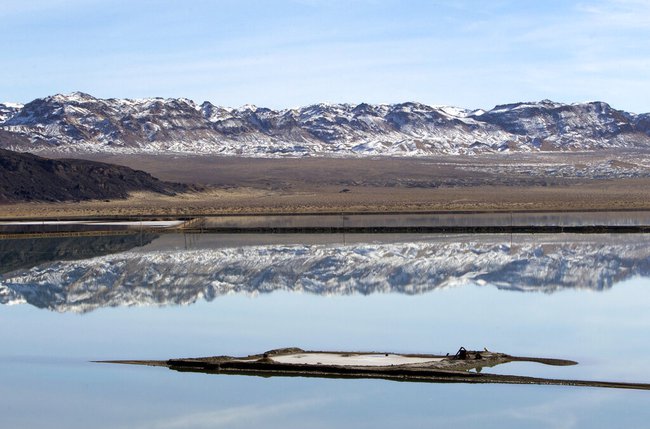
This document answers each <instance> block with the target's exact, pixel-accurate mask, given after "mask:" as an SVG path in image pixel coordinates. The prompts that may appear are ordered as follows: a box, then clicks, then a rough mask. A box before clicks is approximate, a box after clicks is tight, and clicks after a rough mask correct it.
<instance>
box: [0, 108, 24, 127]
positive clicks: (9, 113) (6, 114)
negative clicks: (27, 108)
mask: <svg viewBox="0 0 650 429" xmlns="http://www.w3.org/2000/svg"><path fill="white" fill-rule="evenodd" d="M22 108H23V105H22V104H18V103H0V123H2V122H5V121H6V120H8V119H11V118H13V117H14V116H16V114H18V112H20V110H21V109H22Z"/></svg>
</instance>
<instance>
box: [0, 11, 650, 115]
mask: <svg viewBox="0 0 650 429" xmlns="http://www.w3.org/2000/svg"><path fill="white" fill-rule="evenodd" d="M649 40H650V1H649V0H594V1H570V0H565V1H559V0H545V1H521V0H512V1H511V0H492V1H471V0H449V1H443V0H429V1H418V0H412V1H406V0H402V1H393V0H385V1H381V0H278V1H271V0H267V1H263V0H258V1H255V0H233V1H231V0H212V1H210V0H177V1H172V0H156V1H152V0H138V1H135V0H0V41H1V43H2V44H1V46H2V49H1V50H0V101H13V102H22V103H25V102H29V101H31V100H33V99H35V98H39V97H45V96H47V95H52V94H56V93H70V92H73V91H83V92H87V93H89V94H92V95H94V96H96V97H101V98H112V97H115V98H147V97H186V98H190V99H193V100H194V101H197V102H202V101H205V100H208V101H211V102H213V103H215V104H218V105H224V106H233V107H236V106H241V105H243V104H255V105H258V106H265V107H271V108H289V107H297V106H303V105H308V104H313V103H319V102H331V103H338V102H347V103H361V102H368V103H396V102H404V101H419V102H423V103H427V104H434V105H440V104H443V105H453V106H459V107H465V108H471V109H477V108H483V109H488V108H491V107H493V106H495V105H497V104H503V103H510V102H517V101H538V100H542V99H551V100H554V101H559V102H566V103H573V102H583V101H593V100H599V101H605V102H608V103H610V104H611V105H612V106H613V107H615V108H618V109H622V110H627V111H630V112H635V113H644V112H650V43H648V41H649Z"/></svg>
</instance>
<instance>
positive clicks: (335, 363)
mask: <svg viewBox="0 0 650 429" xmlns="http://www.w3.org/2000/svg"><path fill="white" fill-rule="evenodd" d="M509 362H535V363H540V364H545V365H554V366H569V365H577V362H575V361H572V360H565V359H551V358H540V357H520V356H511V355H508V354H505V353H497V352H492V351H489V350H487V349H484V350H483V351H475V350H466V349H465V348H464V347H461V348H460V349H459V350H458V351H457V352H456V353H455V354H453V355H452V354H449V353H448V354H446V355H431V354H399V353H379V352H333V351H305V350H302V349H300V348H297V347H289V348H282V349H275V350H270V351H267V352H265V353H262V354H255V355H249V356H244V357H233V356H212V357H200V358H183V359H169V360H166V361H152V360H112V361H98V363H116V364H130V365H149V366H162V367H167V368H169V369H172V370H175V371H180V372H201V373H206V374H234V375H248V376H259V377H317V378H345V379H383V380H391V381H406V382H420V383H473V384H485V383H497V384H537V385H555V386H583V387H608V388H618V389H639V390H650V384H644V383H625V382H611V381H590V380H563V379H552V378H539V377H526V376H519V375H502V374H490V373H485V372H483V369H484V368H489V367H494V366H497V365H501V364H505V363H509Z"/></svg>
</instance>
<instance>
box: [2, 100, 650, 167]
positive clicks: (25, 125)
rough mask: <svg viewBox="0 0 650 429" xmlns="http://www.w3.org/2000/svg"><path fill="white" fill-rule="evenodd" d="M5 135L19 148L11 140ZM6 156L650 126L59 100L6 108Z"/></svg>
mask: <svg viewBox="0 0 650 429" xmlns="http://www.w3.org/2000/svg"><path fill="white" fill-rule="evenodd" d="M7 135H11V136H13V138H8V137H6V136H7ZM0 146H1V147H5V148H7V149H12V150H18V151H39V150H48V151H61V152H107V153H115V152H120V153H138V152H146V153H160V152H166V153H167V152H177V153H206V154H207V153H209V154H223V155H245V156H262V157H265V156H283V155H286V156H304V155H336V156H361V155H398V156H426V155H434V154H473V153H481V152H499V151H522V152H530V151H539V150H572V151H575V150H598V149H603V148H618V147H644V148H649V147H650V116H649V114H643V115H635V114H632V113H627V112H623V111H620V110H616V109H613V108H612V107H610V106H609V105H607V104H606V103H602V102H592V103H582V104H561V103H554V102H551V101H548V100H544V101H541V102H536V103H517V104H508V105H500V106H496V107H495V108H494V109H492V110H489V111H482V110H476V111H471V110H466V109H459V108H454V107H448V106H428V105H425V104H421V103H412V102H409V103H400V104H391V105H385V104H380V105H370V104H365V103H362V104H358V105H351V104H315V105H312V106H306V107H301V108H296V109H284V110H272V109H267V108H262V107H256V106H250V105H246V106H242V107H240V108H226V107H220V106H216V105H213V104H212V103H209V102H204V103H202V104H200V105H197V104H196V103H194V102H193V101H192V100H188V99H183V98H180V99H160V98H156V99H144V100H130V99H100V98H95V97H93V96H91V95H88V94H84V93H79V92H77V93H72V94H69V95H60V94H58V95H54V96H49V97H45V98H41V99H36V100H34V101H32V102H30V103H27V104H26V105H24V106H19V105H11V106H10V105H6V104H5V105H0Z"/></svg>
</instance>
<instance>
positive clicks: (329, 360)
mask: <svg viewBox="0 0 650 429" xmlns="http://www.w3.org/2000/svg"><path fill="white" fill-rule="evenodd" d="M271 359H272V360H274V361H276V362H279V363H294V364H307V365H318V364H321V365H348V366H350V365H354V366H390V365H409V364H416V363H427V362H439V361H441V360H442V358H421V357H409V356H402V355H395V354H347V353H346V354H339V353H296V354H293V355H280V356H273V357H272V358H271Z"/></svg>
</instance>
